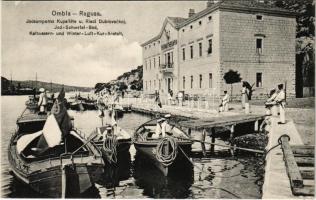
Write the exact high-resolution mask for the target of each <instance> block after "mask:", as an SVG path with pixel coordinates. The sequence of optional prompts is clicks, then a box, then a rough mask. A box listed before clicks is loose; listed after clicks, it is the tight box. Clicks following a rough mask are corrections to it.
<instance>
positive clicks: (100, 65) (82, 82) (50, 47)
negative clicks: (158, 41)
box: [1, 1, 206, 87]
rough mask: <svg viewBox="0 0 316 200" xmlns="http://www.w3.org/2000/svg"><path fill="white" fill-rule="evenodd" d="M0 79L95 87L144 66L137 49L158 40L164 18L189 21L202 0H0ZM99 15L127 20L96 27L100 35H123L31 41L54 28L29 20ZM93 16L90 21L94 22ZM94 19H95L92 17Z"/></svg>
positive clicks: (48, 37) (47, 38) (42, 38)
mask: <svg viewBox="0 0 316 200" xmlns="http://www.w3.org/2000/svg"><path fill="white" fill-rule="evenodd" d="M1 3H2V17H1V19H2V22H1V23H2V27H1V28H2V33H1V36H2V38H1V43H2V45H1V46H2V60H1V75H2V76H4V77H6V78H10V75H11V74H12V77H13V79H14V80H35V74H36V73H37V76H38V80H41V81H47V82H50V81H52V82H55V83H61V84H66V85H76V86H88V87H94V85H95V84H96V83H98V82H107V81H110V80H113V79H116V78H117V76H119V75H121V74H122V73H124V72H127V71H129V70H131V69H134V68H136V67H137V66H139V65H142V49H141V46H140V45H141V44H142V43H143V42H145V41H147V40H149V39H151V38H152V37H154V36H156V35H157V34H158V33H159V31H160V29H161V26H162V24H163V21H164V19H165V17H167V16H171V17H187V15H188V11H189V9H190V8H193V9H195V11H196V12H198V11H201V10H203V9H204V8H205V6H206V1H181V2H179V1H154V2H153V1H143V2H141V1H129V2H128V1H121V2H119V1H113V2H109V1H107V2H101V1H97V2H91V1H90V2H84V1H78V2H75V1H68V2H65V1H64V2H60V1H53V2H50V1H44V2H31V1H29V2H26V1H23V2H17V1H16V2H14V1H13V2H12V1H2V2H1ZM54 10H55V11H69V12H71V13H74V12H75V13H78V12H79V11H89V12H91V11H92V12H100V13H101V14H102V17H99V18H100V19H125V21H126V24H121V25H118V24H115V25H109V24H102V25H98V27H99V30H100V31H108V30H111V31H121V32H122V33H123V37H122V36H106V37H105V36H31V35H29V31H51V30H53V28H54V25H52V24H48V25H41V24H28V23H26V20H27V19H54V20H57V19H70V18H71V19H76V20H80V19H86V18H85V17H81V16H72V17H56V16H52V11H54ZM92 18H93V17H91V19H92ZM93 19H94V18H93Z"/></svg>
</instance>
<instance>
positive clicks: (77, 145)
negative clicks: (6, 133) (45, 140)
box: [8, 131, 104, 198]
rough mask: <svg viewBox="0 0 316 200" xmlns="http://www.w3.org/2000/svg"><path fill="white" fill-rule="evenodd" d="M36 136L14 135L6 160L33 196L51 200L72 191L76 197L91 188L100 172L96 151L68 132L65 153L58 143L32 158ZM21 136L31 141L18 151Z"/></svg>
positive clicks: (74, 133)
mask: <svg viewBox="0 0 316 200" xmlns="http://www.w3.org/2000/svg"><path fill="white" fill-rule="evenodd" d="M39 133H40V132H36V133H33V134H28V135H23V134H15V135H14V136H13V137H12V139H11V141H10V145H9V149H8V158H9V164H10V166H11V169H12V171H13V173H14V175H15V176H16V177H17V178H18V179H19V180H20V181H22V182H23V183H25V184H27V185H29V186H30V187H31V188H32V189H33V190H35V191H36V192H38V193H40V194H43V195H45V196H48V197H54V198H61V197H63V196H64V195H66V193H67V194H69V193H72V192H74V191H75V192H76V193H79V194H80V193H83V192H85V191H86V190H87V189H89V188H90V187H92V186H93V184H94V183H95V182H96V181H97V180H98V177H100V175H101V174H102V173H103V170H104V162H103V160H102V157H101V155H100V153H99V151H98V149H97V148H96V147H94V146H93V145H92V144H91V143H89V142H88V141H87V140H86V139H84V138H82V137H81V136H80V135H79V134H78V133H77V132H75V131H71V134H69V135H68V137H67V147H66V148H67V152H65V144H64V143H61V144H60V145H58V146H55V147H54V148H52V149H50V150H49V151H48V152H47V153H46V154H44V155H41V156H36V154H35V153H33V151H34V149H35V145H36V144H37V142H38V140H39V138H40V134H39ZM23 136H27V137H29V138H34V139H32V140H30V141H29V143H28V144H27V145H25V148H24V149H23V150H20V145H21V144H22V143H21V142H20V141H22V140H26V139H25V138H26V137H23ZM23 146H24V145H23ZM65 190H67V191H65Z"/></svg>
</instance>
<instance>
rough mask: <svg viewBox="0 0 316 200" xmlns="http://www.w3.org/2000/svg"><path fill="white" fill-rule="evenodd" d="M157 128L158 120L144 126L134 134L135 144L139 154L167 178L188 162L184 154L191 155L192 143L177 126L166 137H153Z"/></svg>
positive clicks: (172, 127)
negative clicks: (178, 166) (145, 157)
mask: <svg viewBox="0 0 316 200" xmlns="http://www.w3.org/2000/svg"><path fill="white" fill-rule="evenodd" d="M156 126H157V123H156V119H153V120H150V121H148V122H146V123H144V124H142V125H141V126H140V127H139V128H138V129H137V130H136V131H135V133H134V136H133V144H134V146H135V148H136V150H137V151H138V152H140V153H142V154H143V155H145V156H147V157H148V158H149V160H150V161H151V162H152V163H153V164H154V165H155V166H156V167H157V168H158V169H159V170H160V171H161V172H162V173H163V174H164V175H165V176H167V175H168V174H169V173H170V171H173V170H174V169H176V168H177V165H179V164H181V163H182V162H187V161H188V160H187V159H186V157H185V156H184V154H186V155H188V154H190V152H191V145H192V141H190V138H189V136H188V135H187V134H186V133H185V132H184V131H183V130H181V129H180V128H178V127H176V126H175V125H173V126H171V129H170V130H168V131H167V132H166V136H165V137H162V136H159V137H153V135H154V134H155V130H156Z"/></svg>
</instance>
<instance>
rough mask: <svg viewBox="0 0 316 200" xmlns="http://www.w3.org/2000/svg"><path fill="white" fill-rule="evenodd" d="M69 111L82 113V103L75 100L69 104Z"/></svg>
mask: <svg viewBox="0 0 316 200" xmlns="http://www.w3.org/2000/svg"><path fill="white" fill-rule="evenodd" d="M70 109H71V110H76V111H84V107H83V105H82V102H81V101H79V100H76V101H74V102H71V103H70Z"/></svg>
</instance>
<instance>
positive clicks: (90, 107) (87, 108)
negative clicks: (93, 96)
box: [82, 101, 97, 110]
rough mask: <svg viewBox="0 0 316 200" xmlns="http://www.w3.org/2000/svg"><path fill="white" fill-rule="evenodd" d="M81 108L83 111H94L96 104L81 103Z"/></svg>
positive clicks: (91, 102) (90, 102) (89, 102)
mask: <svg viewBox="0 0 316 200" xmlns="http://www.w3.org/2000/svg"><path fill="white" fill-rule="evenodd" d="M82 106H83V108H84V110H96V109H97V106H96V103H95V102H93V101H83V102H82Z"/></svg>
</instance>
